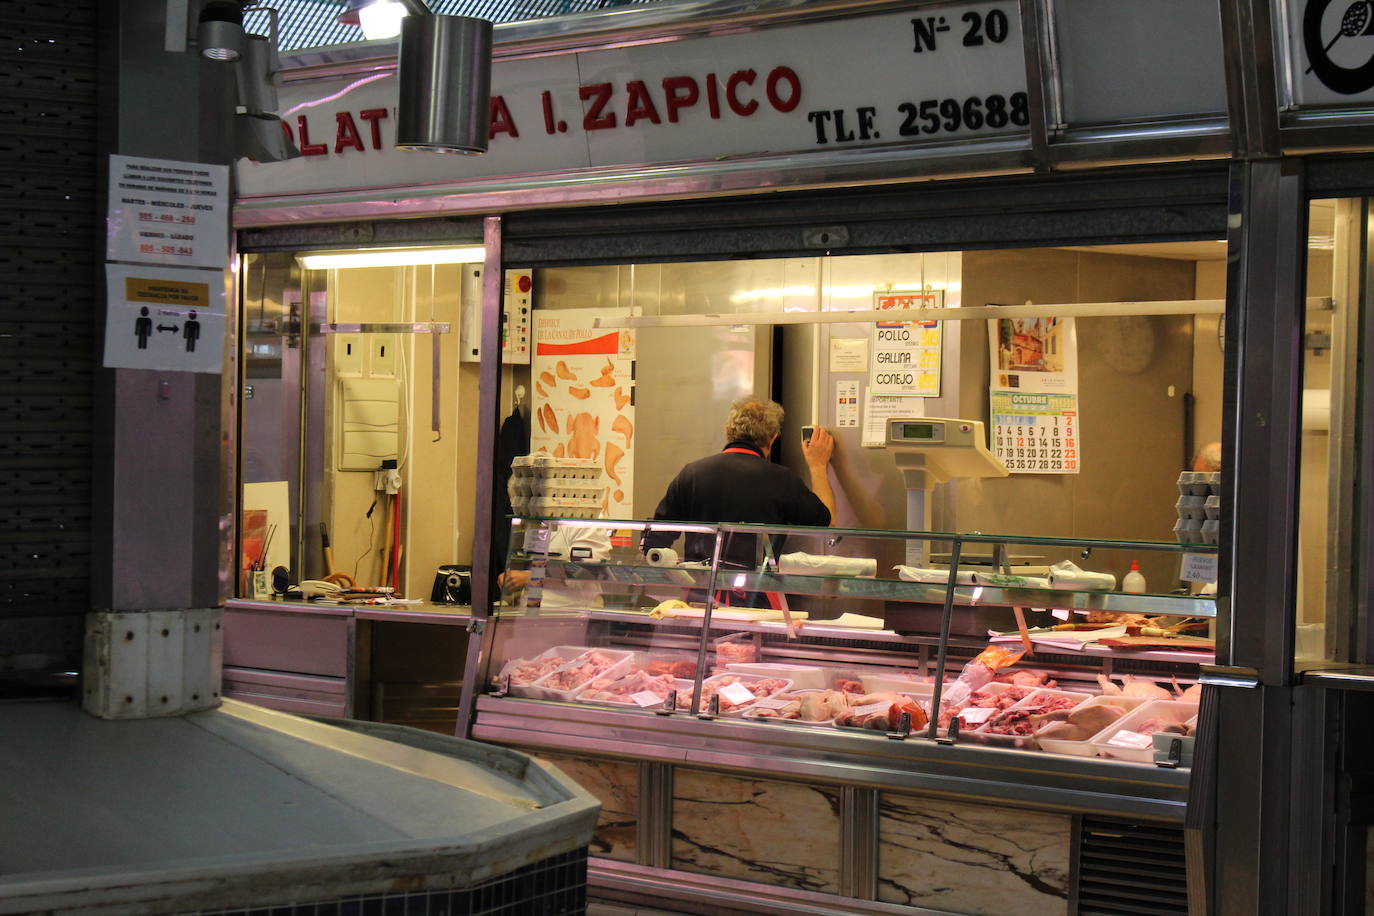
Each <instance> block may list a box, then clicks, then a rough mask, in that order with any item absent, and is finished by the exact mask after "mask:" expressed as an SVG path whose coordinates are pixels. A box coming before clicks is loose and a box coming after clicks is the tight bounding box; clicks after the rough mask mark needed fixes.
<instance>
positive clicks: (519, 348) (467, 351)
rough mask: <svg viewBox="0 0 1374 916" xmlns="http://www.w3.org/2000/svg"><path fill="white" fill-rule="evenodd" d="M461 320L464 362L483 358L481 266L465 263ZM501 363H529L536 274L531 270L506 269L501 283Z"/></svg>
mask: <svg viewBox="0 0 1374 916" xmlns="http://www.w3.org/2000/svg"><path fill="white" fill-rule="evenodd" d="M460 287H461V288H460V294H461V296H462V322H461V328H460V334H461V338H460V340H459V346H460V351H459V352H460V353H461V354H462V356H461V359H462V361H463V362H467V363H475V362H481V360H482V268H481V267H480V266H477V265H472V264H466V265H464V266H463V279H462V283H461V284H460ZM502 290H503V296H502V302H503V308H502V323H501V362H503V363H505V364H506V365H514V364H519V365H529V361H530V353H531V350H532V346H533V342H532V339H531V338H532V335H531V333H530V327H531V324H532V321H533V315H532V311H533V309H534V275H533V273H532V272H531V271H529V270H508V271H506V277H505V282H504V284H503V286H502Z"/></svg>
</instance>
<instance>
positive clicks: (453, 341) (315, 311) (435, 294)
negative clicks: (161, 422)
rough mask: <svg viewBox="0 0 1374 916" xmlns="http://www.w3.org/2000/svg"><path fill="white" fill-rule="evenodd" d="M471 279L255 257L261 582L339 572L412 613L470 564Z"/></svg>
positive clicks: (250, 313) (246, 460) (447, 272)
mask: <svg viewBox="0 0 1374 916" xmlns="http://www.w3.org/2000/svg"><path fill="white" fill-rule="evenodd" d="M416 257H417V259H423V257H424V256H423V254H417V256H416ZM472 268H473V265H460V264H438V265H431V264H422V263H421V264H413V265H407V266H398V267H345V268H335V269H328V270H305V269H302V267H301V266H300V264H299V262H298V261H297V259H296V255H295V253H274V254H250V255H245V257H244V261H243V272H242V277H243V280H242V284H243V286H242V301H243V310H242V321H243V325H242V327H243V334H242V341H243V350H242V358H243V365H244V375H245V378H244V387H243V390H242V401H241V403H242V408H243V411H242V443H243V444H242V449H243V460H242V462H241V464H240V470H241V481H242V485H243V490H242V494H243V495H242V503H241V506H242V513H241V518H240V543H241V547H240V551H239V553H240V564H241V566H245V567H246V566H250V565H256V564H257V562H258V557H259V555H260V554H261V553H262V550H263V548H262V545H263V544H264V543H265V544H267V545H268V547H267V554H268V555H267V556H266V558H265V560H264V561H263V564H264V566H265V568H266V571H267V572H270V571H271V570H272V569H273V568H275V567H277V566H280V567H283V568H285V569H286V571H287V578H288V581H289V582H291V583H293V584H294V583H301V582H311V581H319V580H324V579H327V578H329V577H331V576H333V577H334V578H335V581H334V582H333V583H332V584H333V585H334V586H338V585H345V586H346V585H358V586H367V587H373V588H388V589H394V590H395V594H396V596H398V598H399V597H400V596H405V600H407V601H411V602H414V601H419V600H421V597H420V596H429V595H430V594H431V590H432V587H433V583H434V580H435V576H436V570H440V569H441V568H453V567H459V568H461V569H467V568H468V567H467V566H466V565H465V564H467V563H469V562H470V551H471V545H470V542H471V530H472V526H471V525H470V524H469V521H468V520H470V519H471V517H472V512H473V500H474V491H475V486H474V481H475V477H476V456H475V454H474V453H473V452H472V450H471V449H470V448H469V447H468V445H469V443H470V441H471V440H470V439H469V438H467V437H466V436H463V435H460V434H459V427H460V425H463V424H470V422H471V419H472V417H473V416H475V414H476V399H475V392H476V390H477V382H476V364H475V363H467V364H464V363H461V362H460V360H461V357H462V354H461V348H460V346H459V339H460V336H461V335H460V330H461V328H462V324H463V321H462V319H463V314H462V309H461V308H460V305H461V303H462V302H463V300H464V299H465V298H466V299H467V301H468V304H469V306H472V307H475V306H476V305H477V304H478V302H479V297H480V275H479V276H478V279H477V282H473V280H472V278H471V277H470V276H468V275H469V274H470V273H471V271H472ZM386 465H390V467H389V468H388V467H386ZM384 471H388V472H389V473H385V474H384V473H383V472H384ZM412 494H425V498H421V499H412V498H411V497H412ZM440 494H442V496H443V498H433V497H435V496H438V495H440ZM326 537H327V538H328V541H327V542H326V540H325V538H326ZM252 585H253V583H252V581H251V579H250V580H248V581H245V582H243V583H242V584H241V591H240V592H239V594H240V595H242V596H251V595H252V594H253V589H252ZM290 595H291V596H292V597H296V596H297V595H296V593H295V592H294V591H292V592H291V593H290ZM258 597H268V596H267V595H266V594H262V595H258Z"/></svg>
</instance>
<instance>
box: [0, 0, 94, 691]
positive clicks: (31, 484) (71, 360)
mask: <svg viewBox="0 0 1374 916" xmlns="http://www.w3.org/2000/svg"><path fill="white" fill-rule="evenodd" d="M98 9H99V7H98V4H96V3H93V2H86V3H61V4H52V3H23V2H5V0H0V37H3V39H4V40H3V41H0V68H2V69H3V71H4V82H5V85H7V86H9V87H10V88H9V90H8V91H7V92H6V93H5V97H4V99H3V100H0V198H2V199H3V204H0V285H2V286H3V289H4V291H5V294H4V295H3V296H0V356H3V358H0V507H3V509H0V672H3V671H5V670H7V669H11V668H15V667H30V666H44V665H48V664H53V663H62V662H66V661H68V660H70V659H72V658H75V657H78V656H79V652H80V638H81V615H83V614H84V613H85V612H86V611H87V610H89V592H90V586H89V580H90V573H91V562H90V553H91V459H92V455H91V443H92V422H91V421H92V417H91V404H92V374H93V372H94V368H95V365H96V361H95V329H96V308H97V303H98V301H99V294H98V290H97V288H96V284H97V282H98V280H99V274H98V271H97V265H98V258H97V256H96V254H95V253H94V250H93V249H94V247H95V244H94V243H95V239H96V238H97V237H98V231H99V229H100V226H99V223H98V219H99V214H100V212H101V210H102V209H103V208H102V207H101V206H100V202H99V200H98V199H97V198H98V190H99V185H100V181H99V169H98V162H99V157H98V154H97V118H98V114H99V106H98V103H97V91H98V88H99V86H98V80H97V54H98V47H97V41H96V37H97V34H98Z"/></svg>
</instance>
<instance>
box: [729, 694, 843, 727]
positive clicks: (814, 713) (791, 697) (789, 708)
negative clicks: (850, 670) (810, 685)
mask: <svg viewBox="0 0 1374 916" xmlns="http://www.w3.org/2000/svg"><path fill="white" fill-rule="evenodd" d="M773 700H774V701H776V702H778V703H782V704H785V705H781V706H778V707H776V708H774V707H772V706H759V707H755V708H754V709H753V710H752V711H751V712H750V713H749V715H751V716H754V717H756V718H759V719H799V720H801V721H802V722H829V721H830V720H831V719H835V718H837V717H839V716H840V715H842V714H844V713H845V712H846V711H847V710H848V709H849V699H848V698H847V697H846V696H845V695H844V693H842V692H841V691H838V690H815V691H809V692H807V693H780V694H778V695H777V696H775V697H773Z"/></svg>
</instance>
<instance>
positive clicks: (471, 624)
mask: <svg viewBox="0 0 1374 916" xmlns="http://www.w3.org/2000/svg"><path fill="white" fill-rule="evenodd" d="M467 629H468V632H469V633H475V634H477V635H478V636H481V635H482V634H483V633H485V632H486V629H487V621H486V620H485V619H482V618H479V619H477V620H469V621H468V627H467Z"/></svg>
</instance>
